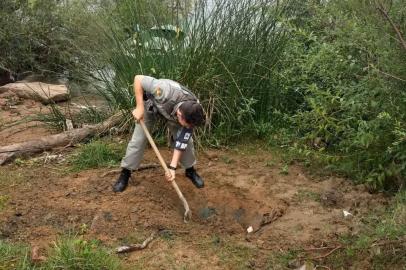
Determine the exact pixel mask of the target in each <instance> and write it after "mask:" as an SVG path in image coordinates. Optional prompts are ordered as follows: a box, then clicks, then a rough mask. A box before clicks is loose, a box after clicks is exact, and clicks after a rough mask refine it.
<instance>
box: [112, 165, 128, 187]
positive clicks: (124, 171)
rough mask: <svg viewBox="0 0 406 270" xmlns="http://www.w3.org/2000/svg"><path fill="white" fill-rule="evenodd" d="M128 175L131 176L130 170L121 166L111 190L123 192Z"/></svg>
mask: <svg viewBox="0 0 406 270" xmlns="http://www.w3.org/2000/svg"><path fill="white" fill-rule="evenodd" d="M130 176H131V171H130V170H128V169H126V168H123V169H122V171H121V174H120V176H119V177H118V179H117V181H116V183H114V185H113V191H114V192H123V191H124V190H125V189H126V187H127V185H128V179H129V178H130Z"/></svg>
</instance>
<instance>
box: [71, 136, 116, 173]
mask: <svg viewBox="0 0 406 270" xmlns="http://www.w3.org/2000/svg"><path fill="white" fill-rule="evenodd" d="M123 155H124V149H123V148H122V147H120V146H117V145H112V144H107V143H105V142H102V141H93V142H91V143H89V144H85V145H83V146H82V147H80V148H79V149H78V150H77V152H76V153H75V154H74V155H73V156H72V157H71V161H70V162H71V164H72V169H73V170H74V171H80V170H84V169H91V168H100V167H105V166H112V165H117V164H118V163H119V161H120V160H121V157H122V156H123Z"/></svg>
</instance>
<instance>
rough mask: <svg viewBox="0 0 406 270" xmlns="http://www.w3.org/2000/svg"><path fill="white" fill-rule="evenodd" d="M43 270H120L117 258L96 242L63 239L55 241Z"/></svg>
mask: <svg viewBox="0 0 406 270" xmlns="http://www.w3.org/2000/svg"><path fill="white" fill-rule="evenodd" d="M44 269H75V270H76V269H78V270H79V269H83V270H100V269H109V270H110V269H111V270H115V269H122V266H121V263H120V261H119V259H118V257H115V256H113V255H112V254H111V251H108V250H107V249H105V248H104V247H102V246H100V244H99V243H98V242H97V241H86V240H83V239H81V238H65V239H61V240H59V241H57V242H56V243H55V244H54V247H53V249H52V250H51V252H50V257H49V258H48V260H47V261H46V263H45V268H44Z"/></svg>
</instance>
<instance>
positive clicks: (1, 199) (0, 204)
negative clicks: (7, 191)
mask: <svg viewBox="0 0 406 270" xmlns="http://www.w3.org/2000/svg"><path fill="white" fill-rule="evenodd" d="M9 199H10V197H9V196H7V195H0V212H1V210H3V209H4V208H5V207H6V206H7V202H8V200H9Z"/></svg>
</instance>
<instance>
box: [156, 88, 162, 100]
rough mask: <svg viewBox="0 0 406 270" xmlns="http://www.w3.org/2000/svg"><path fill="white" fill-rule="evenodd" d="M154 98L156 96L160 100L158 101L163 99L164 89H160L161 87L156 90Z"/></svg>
mask: <svg viewBox="0 0 406 270" xmlns="http://www.w3.org/2000/svg"><path fill="white" fill-rule="evenodd" d="M154 96H155V98H158V99H159V98H161V97H162V89H161V88H159V87H157V88H155V91H154Z"/></svg>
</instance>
